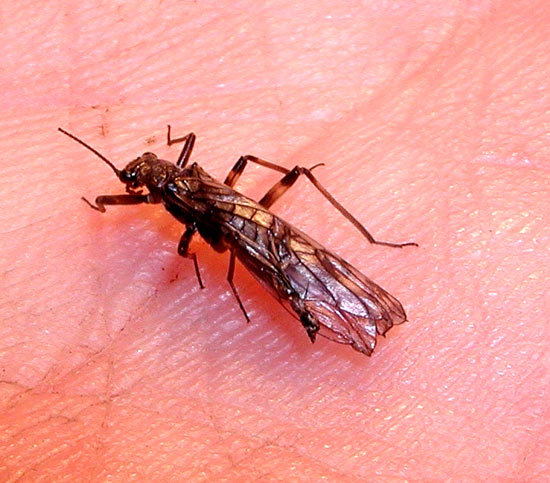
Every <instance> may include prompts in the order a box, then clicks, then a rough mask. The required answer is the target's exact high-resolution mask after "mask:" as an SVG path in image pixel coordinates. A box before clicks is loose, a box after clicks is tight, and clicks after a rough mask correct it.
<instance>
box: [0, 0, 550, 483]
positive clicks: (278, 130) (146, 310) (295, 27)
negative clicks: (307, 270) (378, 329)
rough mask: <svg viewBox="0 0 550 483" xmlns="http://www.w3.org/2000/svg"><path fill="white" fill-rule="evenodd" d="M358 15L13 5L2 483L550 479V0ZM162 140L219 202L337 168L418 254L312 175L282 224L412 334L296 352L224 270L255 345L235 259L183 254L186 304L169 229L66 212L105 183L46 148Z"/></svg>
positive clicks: (360, 204) (5, 21)
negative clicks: (185, 158)
mask: <svg viewBox="0 0 550 483" xmlns="http://www.w3.org/2000/svg"><path fill="white" fill-rule="evenodd" d="M364 3H365V2H342V5H340V4H337V2H329V3H326V4H321V3H319V2H306V3H305V4H300V5H299V6H295V5H296V4H295V2H288V3H286V2H283V1H275V2H269V3H268V4H267V5H266V6H263V5H262V2H248V1H233V2H227V4H226V6H223V5H220V2H215V5H214V3H213V4H211V5H210V4H205V3H204V2H195V3H193V2H174V4H173V5H171V6H170V5H168V4H164V3H162V4H161V5H152V4H149V3H145V2H143V4H138V2H135V4H123V5H119V6H115V5H116V4H114V3H113V6H112V7H106V6H104V7H99V6H98V5H99V3H98V2H89V4H88V5H87V6H82V5H81V4H82V2H65V3H64V6H63V7H54V6H53V4H52V5H51V6H49V7H45V6H44V5H43V4H41V3H39V2H37V3H35V5H34V6H28V5H27V7H26V8H27V9H26V10H23V9H22V8H23V7H22V6H21V5H18V4H17V3H15V2H13V4H11V5H10V4H6V5H5V6H4V7H3V16H2V27H1V28H0V39H1V44H2V46H3V49H2V56H3V61H2V74H0V75H1V76H2V79H1V86H2V88H1V89H0V106H1V109H0V116H1V118H2V126H1V129H0V133H1V136H2V139H1V143H2V147H1V149H2V159H3V161H2V166H3V169H2V187H1V189H2V209H1V211H0V213H1V216H2V220H1V226H2V235H1V245H2V251H1V257H0V260H1V267H0V268H1V271H2V291H1V303H2V323H1V326H0V329H1V334H0V344H1V351H0V353H1V354H2V356H1V359H0V371H1V379H2V384H1V385H0V388H1V391H2V392H1V394H0V401H1V404H2V406H1V407H0V424H1V426H2V437H1V438H2V439H1V444H2V447H1V448H0V479H1V480H3V481H5V480H9V481H14V480H16V479H18V478H21V480H22V481H36V480H37V479H40V478H43V479H44V480H49V481H52V480H56V479H60V478H61V477H62V476H66V477H68V478H69V479H71V477H72V479H73V480H75V479H84V480H87V479H92V480H94V481H105V480H108V479H111V480H115V481H128V480H129V479H131V478H136V479H138V480H141V481H148V480H149V481H150V480H151V479H156V480H157V481H159V480H162V481H169V480H174V481H185V480H187V481H188V480H189V479H195V481H197V480H199V481H200V480H202V479H204V480H209V479H219V478H222V477H225V478H227V479H229V480H237V479H243V480H248V481H251V480H258V479H259V480H270V479H279V480H280V481H289V480H294V481H296V480H307V481H318V480H319V479H320V478H321V477H325V478H327V479H328V480H330V481H334V480H338V481H359V480H360V481H400V480H402V479H405V478H406V479H410V480H438V479H452V480H454V481H476V480H486V479H492V480H495V479H497V480H521V481H542V480H544V479H548V478H550V469H549V465H548V462H549V461H550V441H549V440H550V438H549V431H550V429H549V425H548V421H549V417H550V376H549V373H550V370H549V366H550V356H549V352H548V342H549V341H548V339H549V338H550V328H549V327H550V326H549V324H548V309H549V307H550V303H549V297H548V285H549V283H550V276H549V271H548V260H549V255H550V254H549V249H548V247H549V246H550V236H549V228H548V227H549V226H550V220H549V218H550V216H549V200H550V183H549V182H548V179H549V177H548V172H549V171H548V166H549V157H550V149H549V146H550V139H549V137H548V132H549V126H550V99H549V94H548V82H549V79H550V61H549V55H548V53H549V51H550V45H549V37H548V24H549V22H550V7H549V4H548V2H546V1H540V2H531V3H530V5H529V8H526V7H525V5H522V6H519V7H516V6H515V4H516V2H512V1H508V2H500V3H499V2H493V3H491V2H473V3H472V4H471V6H469V7H466V6H460V5H463V3H462V2H459V3H457V4H455V3H452V2H443V3H446V4H447V5H443V6H441V3H442V2H438V1H437V2H435V1H434V2H425V3H424V4H423V5H420V4H418V3H416V2H415V3H414V4H413V3H412V2H411V3H409V2H402V3H401V4H399V3H395V4H393V3H391V2H390V3H388V4H386V3H385V2H384V3H383V4H384V5H393V8H392V9H388V10H385V9H382V7H378V6H377V5H379V4H380V2H375V1H373V2H372V5H370V6H369V5H364ZM96 4H97V5H96ZM465 4H466V2H464V5H465ZM413 5H414V6H413ZM55 8H58V10H57V12H55V11H52V10H53V9H55ZM168 122H170V123H172V124H173V127H174V130H175V131H176V133H178V134H180V135H183V134H185V133H187V132H188V131H190V130H193V131H194V132H196V133H197V135H198V142H197V145H196V149H195V152H194V157H193V159H194V160H195V161H197V162H199V163H200V164H201V165H202V166H203V167H205V168H206V169H207V170H208V171H209V172H210V173H211V174H212V175H214V176H216V177H217V178H218V179H223V177H224V176H225V175H226V173H227V172H228V171H229V169H230V168H231V167H232V165H233V164H234V162H235V161H236V160H237V158H238V156H239V155H241V154H245V153H250V154H255V155H257V156H261V157H264V158H266V159H269V160H271V161H274V162H279V163H280V164H283V165H284V166H287V167H292V166H294V165H295V164H300V165H305V166H311V165H313V164H315V163H318V162H324V163H326V167H324V168H318V169H317V170H316V175H317V176H318V177H319V179H320V180H321V181H322V183H323V184H324V185H325V186H326V187H327V188H328V189H329V190H330V191H331V192H332V193H333V194H334V195H335V196H336V197H337V199H338V200H340V201H341V202H342V203H343V204H344V205H345V206H346V207H347V208H348V209H349V210H350V211H351V212H352V213H354V214H355V215H356V216H357V218H358V219H359V220H361V222H363V223H364V224H365V225H366V226H367V228H368V229H369V230H370V231H371V233H372V234H373V235H374V236H375V237H378V238H379V239H381V240H387V241H393V242H399V241H410V240H414V241H416V242H418V243H419V244H420V248H410V247H409V248H405V249H402V250H399V249H391V248H384V247H373V246H369V244H368V243H367V242H366V241H365V240H364V239H363V238H362V237H361V235H360V234H359V233H358V232H357V231H355V230H354V229H353V227H352V226H351V225H350V224H349V223H347V222H346V220H345V219H344V218H343V217H342V216H340V215H339V214H338V213H337V212H336V211H335V210H334V209H332V207H331V206H330V205H329V204H328V203H327V202H325V201H324V200H323V199H322V197H321V196H320V195H319V194H318V193H317V192H315V189H314V188H313V187H312V186H311V185H309V184H308V182H307V181H306V180H300V181H299V183H298V185H297V186H295V187H294V188H293V189H292V191H291V192H290V193H289V194H288V196H287V197H286V199H284V200H281V201H280V202H278V203H277V204H276V205H275V206H274V211H275V212H277V213H279V214H281V215H282V216H283V217H284V218H285V219H287V220H289V221H290V222H292V223H293V224H295V225H296V226H298V227H300V228H301V229H303V230H304V231H306V232H307V233H309V234H310V235H312V236H313V237H314V238H316V239H318V240H319V241H321V242H322V243H324V244H325V245H326V246H328V247H330V248H331V249H333V250H334V251H335V252H337V253H339V254H340V255H342V256H344V257H345V258H346V259H348V260H349V261H351V262H352V263H353V264H354V265H355V266H356V267H357V268H359V269H360V270H361V271H363V272H364V273H365V274H366V275H367V276H369V277H371V278H372V279H373V280H376V281H377V282H378V283H380V285H382V286H383V287H385V288H386V289H387V290H389V291H390V292H391V293H392V294H394V295H395V296H397V297H398V298H399V299H400V300H401V301H402V302H403V304H404V306H405V308H406V310H407V313H408V316H409V319H410V321H409V322H408V323H406V324H404V325H402V326H400V327H398V328H394V329H392V330H391V331H390V332H389V334H388V337H387V338H386V339H382V338H381V339H380V340H379V345H378V347H377V349H376V351H375V353H374V355H373V357H372V358H370V359H369V358H367V357H365V356H363V355H361V354H359V353H356V352H354V351H353V350H352V349H351V348H349V347H346V346H339V345H337V344H334V343H332V342H329V341H326V340H322V339H321V340H319V341H318V342H317V343H316V344H315V345H311V343H310V342H309V340H308V338H307V336H306V333H305V331H304V330H303V328H302V327H301V326H300V324H299V322H297V321H296V320H294V319H293V318H292V317H291V316H289V315H288V314H287V313H286V312H285V311H284V310H283V309H282V308H281V307H280V306H279V305H278V304H277V303H276V302H275V301H274V300H273V299H272V298H271V297H270V296H269V295H268V294H267V293H266V292H264V291H263V289H262V288H261V287H260V286H259V285H258V284H257V283H256V282H255V281H254V280H253V279H252V278H251V277H250V276H249V275H248V274H247V273H246V272H245V270H244V269H243V268H242V267H239V268H238V270H237V274H236V283H237V286H238V288H239V290H240V293H241V294H242V298H243V301H244V304H245V306H246V308H247V310H248V313H249V315H250V317H251V319H252V322H251V323H250V324H248V325H247V324H246V323H245V321H244V317H243V315H242V313H241V312H240V311H239V308H238V306H237V304H236V301H235V300H234V298H233V296H232V294H231V292H230V289H229V286H228V284H227V283H226V281H225V273H226V270H227V254H225V255H214V253H213V251H212V250H211V249H210V248H209V247H208V246H207V245H206V244H204V243H202V242H198V243H194V244H193V249H194V250H195V251H196V252H197V253H198V257H199V262H200V267H201V271H202V276H203V279H204V282H205V285H206V289H205V290H200V289H199V288H198V284H197V282H196V279H195V276H194V272H193V266H192V263H191V262H190V261H188V260H184V259H182V258H180V257H178V256H177V254H176V246H177V242H178V239H179V236H180V235H181V232H182V230H183V227H182V226H181V225H180V224H179V223H178V222H176V221H175V220H174V219H173V218H171V217H170V215H169V214H167V213H166V212H165V211H164V210H163V208H162V206H152V207H150V206H138V207H108V209H107V213H105V214H103V215H102V214H100V213H97V212H94V211H92V210H91V209H89V208H88V207H86V205H85V204H84V203H83V202H82V201H80V199H79V198H80V196H82V195H85V196H86V197H88V198H89V199H94V198H95V196H96V195H98V194H108V193H113V194H114V193H121V192H122V189H121V185H120V184H119V183H118V181H117V180H116V178H115V177H114V175H113V173H112V172H111V171H110V170H109V168H108V167H107V166H105V165H104V164H103V163H102V162H101V161H100V160H99V159H97V158H96V157H94V156H93V155H92V154H91V153H88V152H86V151H85V150H84V149H83V148H81V147H80V146H78V145H77V144H76V143H74V142H73V141H71V140H70V139H68V138H66V137H64V136H62V135H61V134H60V133H58V132H56V128H57V127H58V126H62V127H64V128H66V129H68V130H70V131H72V132H74V133H75V134H77V135H79V136H81V137H82V138H83V139H85V140H86V141H88V142H89V143H91V144H92V145H93V146H94V147H96V148H97V149H99V150H100V151H102V152H103V153H104V154H105V155H106V156H108V157H109V158H110V159H112V160H113V162H114V163H115V164H117V165H118V166H119V167H122V166H124V165H125V164H126V163H127V162H128V161H130V160H131V159H133V158H135V157H136V156H138V155H140V154H141V153H142V152H144V151H154V152H156V153H157V154H159V155H161V156H162V157H164V158H166V159H170V160H175V159H176V157H177V155H178V153H179V146H174V147H172V148H168V147H166V145H165V144H164V136H165V125H166V124H167V123H168ZM278 177H279V175H278V174H277V173H270V172H268V171H266V170H264V169H261V168H250V169H249V170H248V171H246V172H245V174H244V175H243V177H242V178H241V180H240V181H239V184H238V189H239V190H241V191H242V192H244V193H247V194H250V195H251V196H254V197H255V198H256V199H257V198H259V197H260V196H261V195H262V194H263V193H264V192H265V191H266V190H267V189H268V188H269V187H270V186H271V185H272V184H273V183H274V182H276V180H277V179H278Z"/></svg>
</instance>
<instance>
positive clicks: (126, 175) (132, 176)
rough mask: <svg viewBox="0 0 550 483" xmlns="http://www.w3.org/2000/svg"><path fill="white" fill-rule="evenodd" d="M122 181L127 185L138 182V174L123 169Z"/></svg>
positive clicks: (121, 173)
mask: <svg viewBox="0 0 550 483" xmlns="http://www.w3.org/2000/svg"><path fill="white" fill-rule="evenodd" d="M119 178H120V181H122V182H123V183H126V184H133V183H135V181H136V173H134V172H132V171H128V170H126V169H123V170H122V171H121V172H120V175H119Z"/></svg>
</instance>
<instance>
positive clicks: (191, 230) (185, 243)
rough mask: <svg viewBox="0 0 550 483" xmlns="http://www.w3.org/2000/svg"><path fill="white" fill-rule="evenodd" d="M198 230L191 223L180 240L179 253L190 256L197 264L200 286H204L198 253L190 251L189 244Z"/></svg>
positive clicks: (196, 271)
mask: <svg viewBox="0 0 550 483" xmlns="http://www.w3.org/2000/svg"><path fill="white" fill-rule="evenodd" d="M196 231H197V227H196V226H195V225H190V226H188V227H187V229H186V230H185V231H184V232H183V235H182V236H181V238H180V242H179V243H178V254H179V255H181V256H182V257H184V258H190V259H191V260H193V263H194V265H195V274H196V275H197V280H198V281H199V285H200V287H201V288H204V285H203V284H202V279H201V273H200V271H199V263H198V261H197V254H196V253H189V244H190V243H191V239H192V238H193V235H194V234H195V233H196Z"/></svg>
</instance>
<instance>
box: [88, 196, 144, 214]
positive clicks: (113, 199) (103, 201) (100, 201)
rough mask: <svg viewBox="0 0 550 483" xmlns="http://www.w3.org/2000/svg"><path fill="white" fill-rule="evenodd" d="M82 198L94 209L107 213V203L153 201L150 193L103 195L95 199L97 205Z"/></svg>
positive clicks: (123, 203) (128, 203)
mask: <svg viewBox="0 0 550 483" xmlns="http://www.w3.org/2000/svg"><path fill="white" fill-rule="evenodd" d="M82 200H83V201H84V202H85V203H86V204H87V205H88V206H89V207H90V208H92V209H94V210H96V211H100V212H101V213H105V211H106V210H105V205H139V204H141V203H153V200H152V199H151V197H150V195H102V196H98V197H97V198H96V199H95V205H94V204H93V203H90V202H89V201H88V200H87V199H86V198H84V197H82Z"/></svg>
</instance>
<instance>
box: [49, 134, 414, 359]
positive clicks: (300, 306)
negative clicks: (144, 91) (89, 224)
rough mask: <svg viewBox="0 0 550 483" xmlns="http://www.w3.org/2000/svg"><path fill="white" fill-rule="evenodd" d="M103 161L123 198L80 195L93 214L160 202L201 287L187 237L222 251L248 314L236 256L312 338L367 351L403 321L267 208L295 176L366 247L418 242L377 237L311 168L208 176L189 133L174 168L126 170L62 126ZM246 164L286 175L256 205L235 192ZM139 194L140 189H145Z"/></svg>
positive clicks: (396, 309) (378, 294)
mask: <svg viewBox="0 0 550 483" xmlns="http://www.w3.org/2000/svg"><path fill="white" fill-rule="evenodd" d="M59 131H61V132H62V133H63V134H66V135H67V136H69V137H70V138H72V139H74V140H75V141H76V142H78V143H80V144H81V145H82V146H84V147H86V148H87V149H89V150H90V151H92V152H93V153H94V154H95V155H97V156H98V157H99V158H101V159H102V160H103V161H104V162H105V163H106V164H107V165H109V166H110V167H111V169H112V170H113V171H114V172H115V174H116V175H117V177H118V179H119V180H120V181H121V182H122V183H124V185H125V187H126V193H125V194H118V195H101V196H98V197H97V198H96V199H95V205H94V204H92V203H90V202H89V201H88V200H86V198H82V199H83V200H84V201H85V202H86V203H87V204H88V205H89V206H90V207H92V208H93V209H94V210H97V211H100V212H101V213H104V212H105V206H107V205H136V204H141V203H148V204H157V203H163V204H164V207H165V208H166V209H167V210H168V211H169V212H170V213H171V214H172V215H173V216H174V217H175V218H176V219H177V220H178V221H179V222H181V223H183V224H184V225H185V231H184V232H183V235H182V236H181V239H180V241H179V244H178V253H179V254H180V255H181V256H182V257H186V258H190V259H191V260H193V263H194V266H195V273H196V275H197V279H198V282H199V285H200V286H201V288H204V285H203V283H202V280H201V276H200V271H199V266H198V262H197V255H196V254H195V253H191V252H189V244H190V242H191V239H192V238H193V235H194V234H195V233H197V232H198V233H199V234H200V235H201V237H202V238H203V239H204V240H205V241H206V242H207V243H208V244H209V245H210V246H211V247H212V248H213V249H214V250H216V251H217V252H225V251H227V250H228V251H229V253H230V257H229V270H228V273H227V281H228V282H229V285H230V286H231V290H232V291H233V294H234V295H235V298H236V299H237V302H238V304H239V306H240V308H241V310H242V312H243V314H244V316H245V318H246V320H247V321H249V320H250V319H249V317H248V314H247V313H246V310H245V308H244V305H243V303H242V301H241V298H240V297H239V294H238V292H237V289H236V287H235V284H234V283H233V275H234V271H235V259H236V258H238V259H239V260H240V262H241V263H242V264H243V265H244V266H245V267H246V268H247V269H248V270H249V272H250V273H251V274H252V275H253V276H254V277H255V278H256V279H257V280H258V281H259V282H260V283H261V284H262V285H263V286H264V287H265V288H266V289H267V290H268V291H269V292H270V293H271V295H273V296H274V297H275V298H276V299H277V300H278V301H279V302H280V303H281V304H282V305H283V306H284V307H285V308H286V309H287V310H289V312H290V313H292V315H294V316H295V317H296V318H297V319H298V320H299V321H300V322H301V323H302V325H303V326H304V328H305V330H306V332H307V335H308V336H309V338H310V340H311V342H315V338H316V337H317V335H318V334H319V335H321V336H323V337H326V338H327V339H330V340H332V341H334V342H338V343H340V344H348V345H351V347H353V348H354V349H355V350H357V351H359V352H362V353H363V354H366V355H371V353H372V351H373V349H374V347H375V345H376V335H377V334H380V335H384V334H385V333H386V332H387V331H388V330H389V329H390V328H391V327H392V326H393V325H396V324H401V323H403V322H405V321H406V320H407V316H406V314H405V311H404V310H403V307H402V305H401V304H400V303H399V301H398V300H397V299H396V298H395V297H393V296H392V295H390V294H389V293H388V292H386V291H385V290H384V289H383V288H381V287H380V286H379V285H377V284H376V283H374V282H373V281H372V280H370V279H369V278H367V277H366V276H365V275H363V274H362V273H361V272H359V270H357V269H356V268H354V267H352V266H351V265H350V264H349V263H348V262H346V261H345V260H343V259H342V258H340V257H339V256H338V255H335V254H334V253H332V252H331V251H330V250H327V249H326V248H324V247H323V246H322V245H321V244H320V243H318V242H316V241H315V240H313V239H312V238H310V237H309V236H308V235H306V234H305V233H303V232H302V231H300V230H298V229H297V228H295V227H293V226H292V225H291V224H290V223H287V222H286V221H284V220H282V219H281V218H279V217H278V216H277V215H275V214H273V213H272V212H271V211H270V210H269V209H270V207H271V205H273V203H275V201H277V200H278V199H279V198H280V197H281V196H282V195H283V194H284V193H285V192H286V191H287V190H288V189H289V188H290V187H291V186H292V185H293V184H294V183H295V182H296V180H297V179H298V178H299V176H300V175H305V176H306V177H307V178H308V179H309V180H310V181H311V183H312V184H313V186H315V187H316V188H317V189H318V190H319V191H320V192H321V194H322V195H323V196H324V197H325V198H326V199H327V200H328V201H329V202H330V203H331V204H332V205H333V206H334V207H335V208H336V209H337V210H338V211H339V212H340V213H341V214H342V215H344V216H345V217H346V218H347V219H348V220H349V221H350V222H351V223H352V224H353V225H354V226H355V227H356V228H357V229H358V230H359V231H360V232H361V233H362V235H363V236H364V237H365V238H366V239H367V240H368V241H369V242H370V243H373V244H377V245H385V246H390V247H404V246H409V245H411V246H418V245H417V244H416V243H413V242H409V243H388V242H382V241H377V240H375V239H374V237H373V236H372V235H371V234H370V233H369V232H368V231H367V229H366V228H365V227H364V226H363V225H362V224H361V223H359V221H358V220H357V219H355V218H354V217H353V216H352V215H351V214H350V213H349V212H348V211H347V210H346V209H345V208H344V207H343V206H342V205H341V204H340V203H338V201H336V200H335V199H334V198H333V197H332V195H331V194H330V193H329V192H328V191H327V190H326V189H325V188H324V187H323V186H322V185H321V184H320V183H319V181H318V180H317V179H316V178H315V176H313V174H312V172H311V171H312V170H313V169H314V168H316V167H317V166H319V165H315V166H313V167H312V168H310V169H307V168H303V167H300V166H296V167H295V168H293V169H290V170H289V169H287V168H284V167H282V166H278V165H276V164H273V163H270V162H268V161H264V160H263V159H260V158H257V157H256V156H251V155H247V156H241V157H240V158H239V160H238V161H237V163H236V164H235V166H233V169H232V170H231V171H230V172H229V174H228V175H227V177H226V178H225V181H224V182H223V183H220V182H219V181H216V180H215V179H214V178H212V177H211V176H210V175H209V174H208V173H207V172H206V171H205V170H204V169H202V168H201V167H200V166H199V165H198V164H197V163H192V164H191V165H189V166H188V162H189V158H190V156H191V152H192V150H193V145H194V143H195V139H196V136H195V134H193V133H189V134H187V135H186V136H183V137H181V138H176V139H172V138H171V137H170V126H168V134H167V138H168V145H172V144H174V143H178V142H183V143H184V144H183V148H182V150H181V153H180V155H179V157H178V160H177V162H176V164H173V163H171V162H169V161H164V160H162V159H159V158H158V157H157V156H156V155H155V154H153V153H144V154H142V155H141V156H140V157H138V158H136V159H135V160H133V161H131V162H130V163H129V164H128V165H127V166H126V167H125V168H124V169H122V170H120V169H118V168H117V167H116V166H115V165H114V164H113V163H112V162H111V161H109V159H107V158H106V157H105V156H103V155H102V154H101V153H99V152H98V151H96V150H95V149H94V148H92V147H91V146H89V145H88V144H86V143H85V142H84V141H82V140H80V139H78V138H77V137H76V136H74V135H72V134H70V133H68V132H67V131H65V130H63V129H61V128H59ZM248 162H251V163H256V164H259V165H261V166H264V167H266V168H269V169H273V170H275V171H279V172H281V173H283V174H284V176H283V177H282V179H281V180H280V181H279V182H278V183H276V184H275V185H274V186H273V187H272V188H271V189H270V190H269V191H268V192H267V193H266V194H265V196H264V197H263V198H262V199H261V200H260V201H254V200H252V199H250V198H248V197H246V196H244V195H242V194H241V193H239V192H238V191H235V189H233V187H234V186H235V183H236V182H237V180H238V179H239V177H240V176H241V174H242V173H243V171H244V169H245V167H246V165H247V163H248ZM143 188H145V189H146V190H147V192H146V193H144V192H143Z"/></svg>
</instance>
